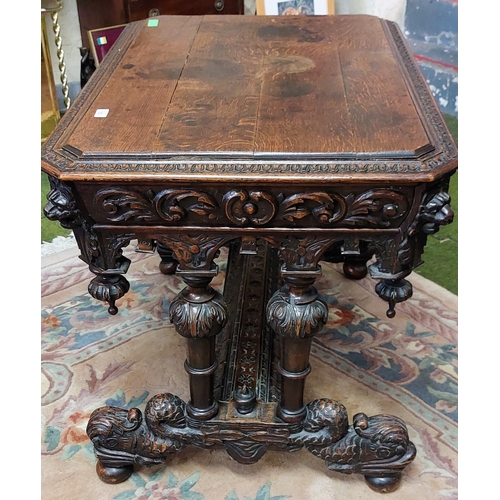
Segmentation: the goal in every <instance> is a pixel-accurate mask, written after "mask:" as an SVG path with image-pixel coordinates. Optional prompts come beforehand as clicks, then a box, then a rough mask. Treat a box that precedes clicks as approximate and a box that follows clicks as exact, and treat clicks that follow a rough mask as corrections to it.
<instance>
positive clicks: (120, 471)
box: [95, 460, 134, 484]
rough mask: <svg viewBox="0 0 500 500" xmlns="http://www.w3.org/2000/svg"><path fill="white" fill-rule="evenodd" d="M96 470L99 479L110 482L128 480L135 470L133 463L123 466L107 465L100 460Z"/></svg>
mask: <svg viewBox="0 0 500 500" xmlns="http://www.w3.org/2000/svg"><path fill="white" fill-rule="evenodd" d="M95 470H96V472H97V475H98V476H99V479H100V480H101V481H104V482H105V483H108V484H118V483H122V482H123V481H126V480H127V479H128V478H129V477H130V476H131V475H132V472H134V466H133V465H125V466H123V467H106V466H104V465H102V463H101V462H100V461H99V460H98V461H97V463H96V466H95Z"/></svg>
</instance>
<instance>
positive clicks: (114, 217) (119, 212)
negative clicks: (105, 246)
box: [95, 187, 155, 222]
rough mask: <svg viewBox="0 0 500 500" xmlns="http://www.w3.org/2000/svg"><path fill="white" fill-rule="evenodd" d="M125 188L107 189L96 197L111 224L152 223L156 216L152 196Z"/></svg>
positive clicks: (102, 190)
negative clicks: (153, 210) (152, 207)
mask: <svg viewBox="0 0 500 500" xmlns="http://www.w3.org/2000/svg"><path fill="white" fill-rule="evenodd" d="M148 195H149V197H148V196H147V195H145V194H143V193H141V192H139V191H134V190H132V189H125V188H116V187H113V188H105V189H101V190H100V191H98V192H97V193H96V195H95V203H96V205H98V206H100V207H101V208H102V210H103V211H104V212H105V213H106V214H107V219H108V220H109V221H111V222H125V221H134V222H151V221H154V220H155V215H154V213H153V212H152V210H151V196H152V193H150V192H149V193H148Z"/></svg>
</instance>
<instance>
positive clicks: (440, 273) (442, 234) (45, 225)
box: [42, 115, 458, 295]
mask: <svg viewBox="0 0 500 500" xmlns="http://www.w3.org/2000/svg"><path fill="white" fill-rule="evenodd" d="M444 118H445V121H446V124H447V125H448V128H449V130H450V132H451V134H452V136H453V138H454V139H455V143H456V144H457V146H458V119H457V118H456V117H454V116H448V115H444ZM49 191H50V185H49V180H48V178H47V175H46V174H45V173H43V172H42V242H44V241H47V242H50V241H52V240H53V239H54V238H55V237H56V236H69V234H70V233H71V231H70V230H68V229H64V228H62V227H61V226H60V224H59V223H58V222H52V221H49V220H48V219H47V218H46V217H45V215H43V207H44V206H45V204H46V203H47V193H48V192H49ZM449 193H450V196H451V207H452V208H453V211H454V212H455V220H454V221H453V222H452V223H451V224H449V225H447V226H443V227H442V228H441V229H440V230H439V231H438V232H437V233H436V234H433V235H431V236H429V237H428V238H427V245H426V246H425V249H424V254H423V255H422V260H423V261H424V263H423V264H422V265H421V266H420V267H418V268H417V269H415V272H416V273H418V274H420V275H421V276H424V277H425V278H427V279H429V280H431V281H433V282H434V283H437V284H438V285H441V286H442V287H443V288H446V289H447V290H449V291H450V292H452V293H454V294H455V295H458V172H457V173H456V174H454V175H453V176H452V177H451V179H450V188H449ZM410 281H411V277H410Z"/></svg>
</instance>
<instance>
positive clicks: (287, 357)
mask: <svg viewBox="0 0 500 500" xmlns="http://www.w3.org/2000/svg"><path fill="white" fill-rule="evenodd" d="M319 275H320V271H318V272H312V273H311V272H305V273H300V272H297V273H296V275H295V276H293V275H286V276H285V277H284V279H285V285H284V287H283V288H281V289H280V290H278V291H277V292H276V293H275V294H274V295H273V296H272V297H271V299H270V300H269V304H268V306H267V319H268V323H269V325H270V326H271V328H272V329H273V330H274V331H275V332H276V333H277V334H278V335H280V336H281V347H282V348H281V359H280V362H279V365H278V371H279V373H280V375H281V400H280V403H279V405H278V409H277V416H278V417H279V418H281V419H282V420H283V421H284V422H298V421H300V420H302V419H303V418H304V417H305V415H306V408H305V406H304V401H303V396H304V387H305V379H306V377H307V375H308V374H309V372H310V371H311V368H310V365H309V353H310V349H311V341H312V337H313V336H314V335H315V334H316V333H317V332H318V331H319V330H320V329H321V328H322V327H323V325H324V324H325V323H326V321H327V319H328V307H327V305H326V304H325V303H324V302H323V301H321V300H319V299H318V298H317V291H316V289H315V288H314V287H313V286H312V284H313V283H314V281H315V280H316V277H317V276H319Z"/></svg>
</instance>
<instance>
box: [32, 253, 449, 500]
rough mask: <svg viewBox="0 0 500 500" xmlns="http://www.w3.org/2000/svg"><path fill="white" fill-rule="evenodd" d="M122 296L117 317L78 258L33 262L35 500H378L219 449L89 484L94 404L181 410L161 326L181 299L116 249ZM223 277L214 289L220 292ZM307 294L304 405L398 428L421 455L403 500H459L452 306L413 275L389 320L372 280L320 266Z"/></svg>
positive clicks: (304, 471)
mask: <svg viewBox="0 0 500 500" xmlns="http://www.w3.org/2000/svg"><path fill="white" fill-rule="evenodd" d="M125 255H126V256H127V257H128V258H130V259H131V260H132V265H131V266H130V269H129V271H128V273H127V279H128V280H129V281H130V284H131V288H130V291H129V292H128V293H127V294H126V295H125V297H123V298H122V299H121V300H120V301H119V302H118V304H117V305H118V307H119V312H118V314H117V315H116V316H110V315H109V314H108V312H107V307H106V306H104V304H102V303H101V302H98V301H96V300H94V299H93V298H92V297H91V296H90V295H89V294H88V293H87V286H88V283H89V280H90V279H91V278H92V277H93V275H92V274H91V273H90V271H88V268H87V266H86V265H85V264H84V263H83V262H82V261H81V260H80V259H79V258H78V257H77V256H78V251H77V249H76V248H72V249H69V250H65V251H62V252H58V253H56V254H52V255H49V256H45V257H43V258H42V280H41V281H42V365H41V368H42V462H41V464H42V478H41V479H42V498H43V499H44V500H56V499H64V500H67V499H68V498H71V499H72V500H128V499H136V500H155V499H172V500H173V499H175V500H181V499H182V500H202V499H206V500H282V499H295V500H330V499H331V500H334V499H335V500H340V499H342V500H350V499H363V500H364V499H366V500H370V499H377V498H380V495H381V494H380V493H375V492H373V491H371V490H370V489H369V488H368V486H367V485H366V484H365V481H364V478H363V476H361V475H358V474H354V475H344V474H339V473H336V472H331V471H329V470H328V469H327V468H326V466H325V465H324V463H323V461H322V460H320V459H318V458H316V457H314V456H313V455H312V454H311V453H309V452H308V451H307V450H305V449H302V450H300V451H298V452H295V453H279V452H273V451H269V452H268V453H266V454H265V455H264V457H263V458H262V459H261V460H260V461H259V462H257V463H256V464H253V465H241V464H238V463H237V462H235V461H233V460H232V459H231V458H230V456H229V455H228V454H227V453H226V452H225V451H224V450H203V449H198V448H194V447H188V448H186V449H184V450H183V451H181V452H180V453H177V454H175V455H174V456H173V457H172V458H171V459H169V460H168V461H167V463H166V465H162V466H154V467H152V468H147V467H137V468H136V471H135V472H134V473H133V474H132V476H131V477H130V478H129V479H128V480H127V481H125V482H123V483H120V484H116V485H108V484H105V483H103V482H102V481H100V480H99V479H98V477H97V475H96V473H95V462H96V459H95V457H94V454H93V447H92V445H91V443H90V440H89V439H88V437H87V435H86V433H85V428H86V425H87V421H88V418H89V416H90V414H91V412H92V411H93V410H94V409H96V408H98V407H100V406H103V405H110V406H119V407H123V408H131V407H138V408H140V409H141V410H142V409H143V408H144V406H145V404H146V402H147V401H148V399H150V398H151V397H152V396H153V395H155V394H158V393H163V392H171V393H173V394H176V395H178V396H179V397H181V398H182V399H184V400H185V401H187V400H188V399H189V394H188V381H187V375H186V373H185V371H184V368H183V361H184V359H185V344H184V339H183V338H182V337H180V336H179V335H178V334H177V333H176V332H175V330H174V328H173V326H172V325H171V324H170V322H169V321H168V315H167V311H168V305H169V301H170V300H171V299H173V297H174V296H175V295H176V294H177V293H178V292H179V291H180V290H181V289H182V288H183V287H184V285H183V283H182V281H181V280H180V279H179V278H177V277H176V276H164V275H162V274H161V273H160V272H159V271H158V263H159V257H158V255H149V254H138V253H135V252H134V251H133V248H132V247H129V248H128V249H126V250H125ZM223 257H224V254H222V257H221V258H220V260H219V262H218V263H219V267H220V269H221V273H219V276H218V277H217V278H216V279H215V280H214V282H213V285H214V287H215V288H218V289H219V290H220V291H222V285H223V277H224V270H225V264H224V259H223ZM322 268H323V276H322V278H321V279H320V280H319V281H318V282H317V283H316V286H317V288H318V291H319V292H320V294H321V295H322V298H323V299H324V300H326V301H327V302H328V303H329V306H330V309H329V310H330V315H329V321H328V323H327V325H326V327H325V328H324V330H323V331H322V333H320V334H319V335H317V336H316V338H315V339H314V341H313V347H312V356H311V367H312V372H311V374H310V375H309V377H308V379H307V383H306V391H305V401H306V402H309V401H311V400H313V399H317V398H322V397H328V398H331V399H337V400H339V401H340V402H342V403H343V404H344V405H345V406H346V408H347V410H348V412H349V418H350V421H352V416H353V415H354V414H355V413H357V412H364V413H366V414H368V415H376V414H380V413H388V414H392V415H397V416H399V417H401V418H402V419H403V420H404V421H405V422H406V424H407V427H408V432H409V435H410V439H411V440H412V441H413V443H414V444H415V446H416V448H417V457H416V459H415V460H414V461H413V462H412V463H411V464H410V465H409V466H408V467H407V468H406V469H405V471H404V473H403V481H402V484H401V486H400V488H399V489H398V490H397V491H395V492H393V493H391V494H390V497H389V498H391V499H393V500H399V499H418V500H421V499H426V500H432V499H455V498H457V496H458V493H457V483H458V480H457V468H458V453H457V445H458V443H457V392H458V390H457V384H458V377H457V366H458V363H457V355H458V349H457V297H456V296H455V295H453V294H451V293H449V292H447V291H446V290H444V289H443V288H441V287H439V286H437V285H435V284H433V283H432V282H430V281H428V280H426V279H425V278H422V277H421V276H418V275H416V274H415V273H413V274H412V275H411V276H410V281H411V282H412V284H413V288H414V293H413V297H412V298H411V299H410V300H408V301H407V302H405V303H403V304H400V305H398V307H397V315H396V318H394V319H392V320H389V319H387V317H386V315H385V311H386V309H387V305H386V304H385V303H384V302H382V301H381V300H380V299H379V298H378V296H377V295H376V293H375V291H374V286H375V281H373V280H371V279H370V278H365V279H364V280H361V281H350V280H347V279H346V278H345V277H344V276H343V274H342V273H341V272H340V267H339V266H338V265H336V264H327V263H322Z"/></svg>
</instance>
